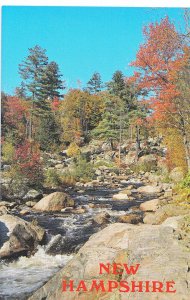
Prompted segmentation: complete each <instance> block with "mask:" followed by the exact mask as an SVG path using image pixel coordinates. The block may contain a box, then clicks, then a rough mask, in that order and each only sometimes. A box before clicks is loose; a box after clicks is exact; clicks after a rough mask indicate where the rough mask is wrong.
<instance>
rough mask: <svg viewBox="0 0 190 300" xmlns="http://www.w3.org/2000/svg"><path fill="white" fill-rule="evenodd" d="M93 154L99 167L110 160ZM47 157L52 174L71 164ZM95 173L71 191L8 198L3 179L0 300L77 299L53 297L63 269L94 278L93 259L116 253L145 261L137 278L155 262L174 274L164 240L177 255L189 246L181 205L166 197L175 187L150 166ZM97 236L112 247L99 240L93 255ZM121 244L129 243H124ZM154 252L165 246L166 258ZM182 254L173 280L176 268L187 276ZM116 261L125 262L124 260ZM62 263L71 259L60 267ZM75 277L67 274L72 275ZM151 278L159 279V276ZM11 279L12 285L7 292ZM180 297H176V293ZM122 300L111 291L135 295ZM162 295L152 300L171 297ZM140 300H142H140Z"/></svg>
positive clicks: (35, 192)
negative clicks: (91, 177) (53, 170)
mask: <svg viewBox="0 0 190 300" xmlns="http://www.w3.org/2000/svg"><path fill="white" fill-rule="evenodd" d="M159 149H160V148H159V147H158V149H156V150H154V149H153V148H151V151H153V150H154V151H157V152H158V150H159ZM95 150H96V149H95ZM96 152H97V150H96V151H95V152H93V151H92V153H91V161H92V160H93V159H96V160H97V159H100V158H101V159H103V160H105V162H106V159H108V158H109V159H110V157H112V156H113V153H111V154H110V153H109V152H107V151H104V152H103V153H102V152H101V151H100V152H98V153H96ZM161 152H162V151H161ZM132 154H133V155H132ZM123 157H124V156H123ZM125 159H126V160H127V163H128V164H129V165H130V160H133V159H134V151H133V152H130V151H129V152H128V154H127V156H126V158H125ZM50 160H51V162H52V166H51V167H50V168H54V169H59V170H61V168H64V169H65V168H66V169H68V165H67V166H66V167H65V165H66V164H70V160H69V159H67V158H65V157H64V158H63V160H61V161H57V160H55V159H52V158H51V159H50ZM140 160H141V162H142V163H143V164H144V163H147V162H149V163H150V164H151V166H152V165H155V161H156V164H157V165H158V158H156V155H153V154H148V155H144V156H142V157H141V158H140ZM58 162H59V163H58ZM173 173H174V175H175V176H174V175H173V177H175V179H176V177H177V175H176V174H178V175H179V176H181V173H180V172H179V173H177V170H176V172H173ZM95 175H96V179H94V180H91V181H90V182H85V183H84V182H82V181H79V182H76V184H75V185H74V186H59V187H57V188H53V187H52V188H50V189H47V188H45V189H44V190H43V191H42V190H41V191H40V190H34V189H26V190H23V191H21V192H20V193H17V194H15V195H11V194H9V192H8V186H9V179H7V178H5V179H3V181H2V183H3V190H2V195H3V197H4V198H3V199H2V201H1V202H0V229H1V230H0V258H1V263H0V279H1V282H2V283H1V284H0V299H3V300H11V299H19V300H26V299H28V298H29V297H30V296H31V295H32V294H34V295H33V296H31V299H32V300H33V299H35V300H37V299H39V300H40V299H53V298H54V299H67V300H68V299H76V298H72V297H75V296H77V297H78V295H76V294H73V295H69V294H68V295H67V296H66V298H62V296H63V295H62V294H61V293H60V282H61V278H62V276H66V275H64V274H67V270H69V272H70V269H68V268H69V266H71V267H73V266H74V268H75V266H77V269H78V267H79V269H78V270H79V272H80V274H82V276H83V275H84V272H83V271H84V267H85V268H86V270H87V269H88V268H89V272H90V273H89V274H88V275H89V277H88V276H87V277H85V278H86V279H87V280H88V279H89V280H90V279H91V278H92V277H94V278H96V275H97V274H96V268H97V262H98V260H97V259H99V258H101V260H109V259H111V262H113V260H115V258H116V257H118V255H119V257H120V255H121V254H122V251H123V250H124V252H125V251H126V252H127V253H128V251H129V252H130V253H131V254H130V255H131V256H130V262H133V261H134V260H135V257H136V259H137V258H138V260H139V261H140V263H141V264H142V265H143V266H144V262H146V261H149V263H148V266H146V264H145V269H144V270H146V272H145V273H143V274H146V276H147V274H148V273H147V272H150V274H151V270H153V271H155V268H156V270H157V268H158V265H157V264H156V265H154V261H155V260H158V262H159V263H160V265H161V263H162V261H165V262H166V264H164V265H165V266H166V268H167V266H168V270H165V269H164V270H163V271H164V272H166V273H167V272H169V273H167V274H169V275H170V274H171V272H170V270H173V269H172V268H173V267H172V265H170V264H169V263H168V260H169V259H170V258H172V257H173V256H172V255H174V254H173V250H172V247H173V246H171V247H170V248H168V245H169V244H170V243H171V245H174V246H175V247H174V250H176V251H177V252H176V253H178V254H179V256H180V255H182V252H183V251H186V249H188V247H189V244H188V237H189V227H188V224H189V223H188V222H189V221H188V220H189V219H188V218H189V217H188V213H189V212H188V209H187V208H186V207H185V206H183V205H182V206H178V205H176V203H173V198H174V197H176V195H175V192H174V190H173V187H174V183H172V182H169V183H164V180H163V174H160V173H158V172H156V171H155V170H154V169H151V170H148V171H138V172H134V170H132V168H123V169H121V170H119V172H118V170H115V169H113V168H110V167H108V166H106V165H101V166H99V167H97V168H96V170H95ZM177 179H178V178H177ZM179 216H181V217H180V218H182V219H181V221H180V222H181V223H179V222H178V221H179V220H178V218H179ZM168 218H173V219H170V221H168V222H169V225H168V223H167V220H169V219H168ZM175 218H176V219H175ZM163 222H166V223H165V225H164V227H163V226H162V225H160V224H162V223H163ZM118 223H119V225H118ZM124 223H128V224H124ZM171 224H172V225H171ZM168 226H169V229H168ZM184 228H185V229H184ZM120 231H121V232H120ZM112 233H113V234H112ZM101 235H102V236H103V239H104V238H105V240H106V241H107V239H109V241H110V243H111V244H110V245H109V242H108V246H106V247H105V245H104V242H103V239H102V240H101V243H100V246H101V247H100V250H101V251H100V252H99V251H98V250H97V246H96V244H97V245H99V244H98V243H99V242H98V241H99V237H101ZM91 236H93V237H92V238H91ZM167 236H168V241H167ZM124 237H125V238H124ZM89 238H90V240H89ZM123 238H124V240H123ZM136 238H137V240H136ZM125 239H127V240H128V241H129V244H126V241H125ZM88 240H89V241H88ZM111 240H113V245H112V242H111ZM91 241H92V243H91ZM85 243H86V244H85ZM168 243H169V244H168ZM83 245H84V246H83ZM93 245H94V246H93ZM130 245H132V246H131V247H130ZM178 246H179V248H180V247H183V250H182V249H181V248H180V250H179V249H178ZM102 247H103V248H102ZM176 247H177V248H176ZM157 248H158V251H157V250H156V249H157ZM161 248H163V249H165V250H167V249H170V251H171V255H170V253H169V252H166V257H165V256H164V257H163V258H162V255H161ZM86 249H87V250H88V249H90V250H89V251H90V252H89V253H90V256H89V257H87V260H84V265H83V266H81V261H80V257H81V256H83V253H84V257H86ZM114 249H115V250H114ZM138 249H139V250H138ZM143 249H145V250H146V251H145V250H143ZM159 249H160V250H159ZM184 249H185V250H184ZM104 250H105V251H104ZM165 250H164V251H165ZM141 251H142V252H141ZM167 251H169V250H167ZM181 251H182V252H181ZM87 252H88V251H87ZM145 252H146V255H145ZM77 253H78V254H77ZM185 253H186V252H185ZM73 256H74V258H73V259H72V257H73ZM87 256H88V255H87ZM182 257H184V260H183V264H182V266H181V267H180V266H179V268H177V269H176V270H177V271H176V272H177V273H176V274H179V276H182V275H181V274H182V273H181V270H184V272H185V274H186V273H188V272H189V271H188V270H189V269H188V268H186V267H187V264H186V263H187V256H186V254H183V255H182ZM121 260H122V261H121V262H124V258H121ZM141 260H142V262H141ZM68 261H70V262H69V263H68V264H67V262H68ZM90 261H91V262H90ZM86 263H87V265H86ZM177 263H179V261H178V262H177ZM95 264H96V266H95ZM65 265H66V267H65V268H63V269H62V270H61V271H60V273H58V275H55V278H54V277H53V279H52V280H50V281H49V282H48V283H47V284H46V285H45V287H44V288H43V289H39V291H37V292H36V293H35V291H36V290H37V289H38V288H40V287H41V286H43V285H44V284H45V283H46V282H47V281H48V280H49V279H50V278H51V277H52V276H53V275H54V274H55V273H56V272H57V271H58V270H60V269H61V268H62V267H64V266H65ZM91 267H92V269H91ZM80 268H81V269H80ZM146 268H147V269H146ZM65 270H66V271H65ZM153 271H152V273H153ZM65 272H66V273H65ZM81 272H82V273H81ZM155 272H156V271H155ZM77 274H78V273H77ZM77 274H75V273H72V272H71V275H72V276H74V277H75V278H77V276H78V275H77ZM156 274H158V278H160V276H161V273H159V272H158V273H156ZM139 275H142V274H140V273H139ZM186 275H188V274H186ZM186 275H185V276H186ZM85 276H86V275H85ZM146 276H145V277H146ZM79 277H80V276H78V278H79ZM169 277H171V276H169ZM82 278H83V277H81V279H82ZM140 278H141V277H140ZM185 278H186V279H184V277H183V278H182V282H183V283H182V286H183V287H184V286H185V283H184V282H187V283H186V287H185V292H184V295H183V297H184V298H181V299H185V300H186V299H189V298H187V295H188V280H189V279H188V276H186V277H185ZM174 279H175V278H174ZM10 280H11V283H12V285H11V286H12V287H11V288H9V282H10ZM54 280H55V281H56V284H55V281H54ZM180 293H181V292H180ZM179 295H180V297H181V295H182V294H179ZM83 296H84V298H80V297H79V298H78V299H87V300H90V299H91V298H88V297H91V296H89V295H87V298H85V297H86V296H85V295H83ZM109 296H110V295H109ZM109 296H106V295H105V299H111V298H109ZM133 296H134V295H133ZM101 297H102V296H101ZM106 297H107V298H106ZM123 297H125V298H123ZM126 297H129V296H128V295H127V296H126V295H125V296H124V295H122V296H121V295H118V291H115V293H114V294H113V299H139V298H138V295H135V297H136V298H133V297H132V298H126ZM159 297H160V296H159ZM164 297H165V296H163V298H155V299H170V298H164ZM92 299H93V300H94V298H92ZM100 299H104V298H100ZM141 299H146V300H147V298H141ZM151 299H153V298H151ZM172 299H180V298H172Z"/></svg>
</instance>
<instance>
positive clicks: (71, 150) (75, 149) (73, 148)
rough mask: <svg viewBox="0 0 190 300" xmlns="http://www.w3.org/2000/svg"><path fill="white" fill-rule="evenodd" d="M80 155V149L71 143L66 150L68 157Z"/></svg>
mask: <svg viewBox="0 0 190 300" xmlns="http://www.w3.org/2000/svg"><path fill="white" fill-rule="evenodd" d="M79 154H80V148H79V146H78V145H77V144H76V143H71V144H70V145H69V147H68V149H67V155H68V156H69V157H77V156H78V155H79Z"/></svg>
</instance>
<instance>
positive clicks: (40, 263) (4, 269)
mask: <svg viewBox="0 0 190 300" xmlns="http://www.w3.org/2000/svg"><path fill="white" fill-rule="evenodd" d="M71 258H72V255H55V256H50V255H47V254H46V253H45V250H44V248H43V247H41V246H39V247H38V251H37V252H36V253H35V255H33V256H31V257H29V258H28V257H25V256H22V257H20V258H19V259H18V260H16V261H14V262H10V263H8V264H4V263H3V264H0V282H1V284H0V295H1V296H0V299H2V300H12V299H19V300H21V299H27V297H26V298H25V297H24V294H28V293H30V292H32V291H35V290H36V289H37V288H39V287H40V286H42V285H43V283H44V282H46V281H47V280H48V279H49V278H50V277H51V276H52V275H54V274H55V272H56V271H58V270H59V268H61V267H63V266H64V265H65V264H66V263H67V262H68V261H69V260H70V259H71Z"/></svg>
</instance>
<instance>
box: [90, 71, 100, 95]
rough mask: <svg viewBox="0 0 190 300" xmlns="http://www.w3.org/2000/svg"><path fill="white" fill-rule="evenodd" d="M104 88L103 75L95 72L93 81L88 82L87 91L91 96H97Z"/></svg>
mask: <svg viewBox="0 0 190 300" xmlns="http://www.w3.org/2000/svg"><path fill="white" fill-rule="evenodd" d="M102 88H103V85H102V80H101V75H100V74H99V73H98V72H95V73H94V74H93V75H92V77H91V79H90V80H89V81H88V82H87V91H88V92H89V93H90V94H97V93H98V92H100V91H101V90H102Z"/></svg>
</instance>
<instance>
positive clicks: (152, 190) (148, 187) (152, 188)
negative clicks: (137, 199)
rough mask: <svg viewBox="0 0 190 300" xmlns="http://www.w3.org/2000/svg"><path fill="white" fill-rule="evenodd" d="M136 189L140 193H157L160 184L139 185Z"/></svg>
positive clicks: (160, 188)
mask: <svg viewBox="0 0 190 300" xmlns="http://www.w3.org/2000/svg"><path fill="white" fill-rule="evenodd" d="M137 191H138V192H139V193H142V194H157V193H160V192H162V187H161V186H153V185H145V186H140V187H139V188H138V189H137Z"/></svg>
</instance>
